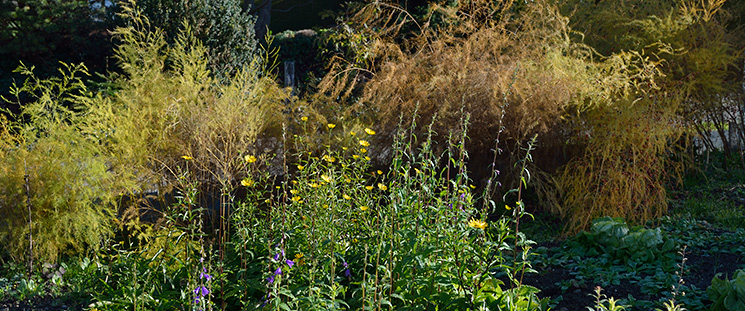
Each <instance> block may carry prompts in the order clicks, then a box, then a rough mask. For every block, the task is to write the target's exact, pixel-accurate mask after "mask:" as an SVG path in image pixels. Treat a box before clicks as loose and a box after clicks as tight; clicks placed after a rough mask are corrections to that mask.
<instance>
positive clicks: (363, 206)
mask: <svg viewBox="0 0 745 311" xmlns="http://www.w3.org/2000/svg"><path fill="white" fill-rule="evenodd" d="M367 208H368V207H367V206H366V205H362V206H360V209H361V210H362V211H363V212H364V211H366V210H367Z"/></svg>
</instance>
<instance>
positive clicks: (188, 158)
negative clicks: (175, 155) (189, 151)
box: [181, 156, 194, 160]
mask: <svg viewBox="0 0 745 311" xmlns="http://www.w3.org/2000/svg"><path fill="white" fill-rule="evenodd" d="M181 158H182V159H184V160H193V159H194V158H192V157H190V156H181Z"/></svg>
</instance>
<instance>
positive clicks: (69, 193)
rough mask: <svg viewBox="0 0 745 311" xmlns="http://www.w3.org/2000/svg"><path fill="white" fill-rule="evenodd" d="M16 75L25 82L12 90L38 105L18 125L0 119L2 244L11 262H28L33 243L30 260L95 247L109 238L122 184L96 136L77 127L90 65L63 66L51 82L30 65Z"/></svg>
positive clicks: (24, 113)
mask: <svg viewBox="0 0 745 311" xmlns="http://www.w3.org/2000/svg"><path fill="white" fill-rule="evenodd" d="M19 71H20V73H22V74H23V75H25V76H26V77H27V79H26V80H25V81H24V83H23V85H22V86H18V87H14V88H13V89H12V90H11V93H12V94H13V95H15V96H16V99H18V98H20V97H21V96H27V97H29V98H32V99H33V101H32V102H31V103H28V104H26V105H24V106H22V108H21V109H22V114H21V115H20V116H19V118H18V120H16V121H9V120H7V119H4V118H3V119H2V120H0V159H2V160H0V161H2V165H0V205H2V206H3V207H4V208H2V209H0V219H1V220H0V241H2V243H0V244H2V245H3V247H4V248H5V250H6V251H7V252H8V253H9V254H10V256H11V258H12V259H13V260H23V259H24V258H28V256H29V255H30V254H29V253H28V246H29V238H31V239H33V245H34V246H33V256H34V257H35V258H39V259H42V260H44V261H50V262H55V261H56V260H57V258H58V256H59V255H60V254H63V253H82V252H86V251H90V250H96V249H98V248H99V247H100V246H101V243H102V241H104V240H106V238H107V237H108V236H109V235H110V234H111V228H110V220H111V214H112V208H111V207H112V205H111V203H112V198H113V196H114V194H115V193H116V191H117V189H118V188H119V186H120V183H119V181H118V180H116V179H115V178H114V175H113V174H112V173H111V172H110V171H109V165H108V163H107V158H106V156H105V154H104V153H103V152H102V151H101V149H100V148H99V145H98V142H97V141H96V139H95V138H93V137H91V136H90V135H88V134H87V133H85V132H83V131H81V130H80V129H81V127H83V126H84V120H85V115H86V113H87V108H86V106H85V101H84V100H82V98H85V97H86V96H88V95H89V94H88V91H87V88H86V86H85V85H84V84H83V82H82V81H81V77H80V76H81V75H85V74H86V68H85V67H84V66H82V65H65V67H64V69H61V70H60V76H58V77H53V78H49V79H39V78H37V77H36V76H35V75H34V73H33V67H32V68H27V67H25V66H22V67H20V68H19ZM28 209H31V214H30V215H29V213H28ZM29 222H31V229H30V230H31V232H29V226H28V224H29Z"/></svg>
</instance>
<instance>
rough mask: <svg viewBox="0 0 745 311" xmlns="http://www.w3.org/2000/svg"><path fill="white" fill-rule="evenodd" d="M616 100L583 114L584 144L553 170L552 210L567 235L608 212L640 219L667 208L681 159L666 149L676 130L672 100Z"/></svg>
mask: <svg viewBox="0 0 745 311" xmlns="http://www.w3.org/2000/svg"><path fill="white" fill-rule="evenodd" d="M665 101H666V100H665V99H656V100H649V99H644V100H640V101H637V102H631V101H620V100H619V101H618V102H616V103H615V105H614V106H606V107H604V108H603V109H596V110H594V111H592V112H591V113H589V115H588V116H587V117H586V118H585V120H587V121H588V124H587V126H586V127H585V128H584V130H582V134H583V135H584V136H585V141H586V144H587V145H586V146H587V147H586V148H585V149H584V150H585V151H584V154H582V155H580V156H578V157H576V158H574V159H573V160H572V161H570V162H569V163H568V164H567V165H565V166H564V167H563V168H562V169H561V170H560V172H559V174H558V184H557V186H558V190H557V191H558V192H559V193H560V196H561V203H562V204H563V206H562V207H560V208H559V209H558V210H559V211H560V213H561V215H562V216H563V217H564V218H566V219H567V225H566V226H565V230H566V232H567V233H570V234H573V233H576V232H578V231H581V230H583V229H585V228H586V227H587V226H588V224H591V223H592V220H593V219H596V218H599V217H603V216H610V217H621V218H624V219H626V220H628V221H629V222H633V223H644V222H646V221H647V220H650V219H655V218H659V217H661V216H662V215H663V214H664V213H665V212H666V211H667V191H666V190H665V187H666V186H667V184H668V182H669V181H671V180H676V179H677V178H679V174H680V173H681V163H680V162H676V161H674V159H675V158H674V157H673V153H674V152H675V150H673V149H670V146H671V143H672V142H674V141H676V140H677V138H678V137H679V135H680V133H681V132H682V131H681V129H682V128H681V126H680V119H679V118H678V116H677V115H676V114H675V108H676V106H675V105H674V104H670V102H672V103H674V102H675V101H674V100H668V101H669V102H665Z"/></svg>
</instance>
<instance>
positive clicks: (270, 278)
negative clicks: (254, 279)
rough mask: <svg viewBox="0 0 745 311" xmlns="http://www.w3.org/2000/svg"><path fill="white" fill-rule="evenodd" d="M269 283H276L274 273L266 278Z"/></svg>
mask: <svg viewBox="0 0 745 311" xmlns="http://www.w3.org/2000/svg"><path fill="white" fill-rule="evenodd" d="M266 282H267V284H269V285H271V284H272V283H274V275H270V276H269V277H268V278H266Z"/></svg>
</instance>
